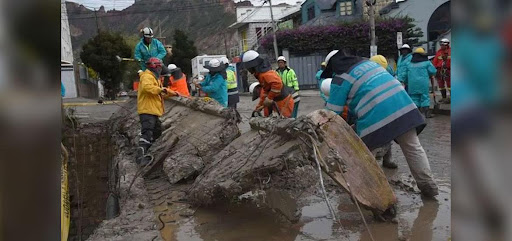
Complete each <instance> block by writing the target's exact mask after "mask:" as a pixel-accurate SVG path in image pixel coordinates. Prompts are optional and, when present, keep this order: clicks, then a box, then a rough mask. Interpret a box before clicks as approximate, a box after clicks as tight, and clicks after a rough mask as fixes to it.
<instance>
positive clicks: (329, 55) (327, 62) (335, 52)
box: [324, 50, 339, 65]
mask: <svg viewBox="0 0 512 241" xmlns="http://www.w3.org/2000/svg"><path fill="white" fill-rule="evenodd" d="M338 52H339V50H333V51H331V52H330V53H329V54H328V55H327V57H325V61H324V62H325V64H326V65H328V64H329V60H331V58H332V56H334V55H335V54H337V53H338Z"/></svg>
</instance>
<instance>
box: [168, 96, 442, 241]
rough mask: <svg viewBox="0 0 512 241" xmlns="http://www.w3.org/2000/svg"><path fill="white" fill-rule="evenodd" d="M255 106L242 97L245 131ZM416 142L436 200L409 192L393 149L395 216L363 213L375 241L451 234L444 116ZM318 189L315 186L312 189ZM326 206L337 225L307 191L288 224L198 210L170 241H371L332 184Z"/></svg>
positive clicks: (317, 101) (244, 209) (249, 210)
mask: <svg viewBox="0 0 512 241" xmlns="http://www.w3.org/2000/svg"><path fill="white" fill-rule="evenodd" d="M301 99H302V100H301V103H300V107H299V108H300V109H299V115H303V114H307V113H309V112H311V111H313V110H316V109H319V108H323V103H322V99H321V98H320V97H318V96H313V95H312V96H309V97H307V96H303V97H301ZM255 105H256V102H251V101H250V97H248V96H242V97H241V102H240V103H239V107H238V110H239V112H240V113H241V115H242V116H243V117H244V122H243V123H241V125H240V129H241V130H242V132H244V131H247V130H248V129H249V125H248V121H247V118H248V117H249V116H250V115H251V112H252V110H253V108H254V106H255ZM427 121H428V125H427V128H426V129H425V131H424V132H423V133H422V134H421V135H420V140H421V143H422V144H423V147H424V148H425V150H426V152H427V155H428V157H429V160H430V164H431V168H432V171H433V173H434V176H435V178H436V180H437V183H438V185H439V188H440V195H439V196H438V198H437V199H438V200H437V201H432V200H422V198H421V196H420V195H419V194H418V193H416V191H417V189H416V190H412V189H411V188H409V187H408V186H409V185H408V184H407V183H409V182H410V181H412V180H413V179H412V178H411V177H410V176H409V175H410V171H409V169H408V166H407V163H406V161H405V159H404V156H403V154H402V153H401V151H400V148H399V146H398V145H396V144H394V145H393V150H392V151H393V157H394V160H395V161H397V162H398V164H399V168H398V169H397V170H385V173H386V175H387V176H388V179H389V180H390V181H391V182H395V183H398V184H393V185H392V186H393V189H394V191H395V194H396V196H397V198H398V207H397V217H396V219H394V220H393V222H387V223H383V222H379V221H375V220H374V219H373V218H372V215H371V213H370V212H367V211H364V215H365V217H366V220H367V221H368V222H369V226H370V230H371V232H372V234H373V237H374V239H375V240H379V241H386V240H390V241H391V240H413V241H417V240H419V241H421V240H448V238H449V237H450V233H451V224H450V211H451V198H450V196H451V182H450V156H451V153H450V139H451V138H450V117H449V116H436V117H435V118H432V119H428V120H427ZM317 186H318V185H317ZM327 189H328V191H329V192H330V194H329V197H330V201H331V203H332V204H333V205H334V206H335V209H336V212H337V213H336V215H337V216H338V217H339V219H340V221H339V222H338V223H334V222H333V221H332V219H331V214H330V212H329V210H328V208H327V206H326V204H325V201H324V200H323V198H322V195H321V192H320V191H319V188H313V189H312V190H308V191H307V192H306V193H305V194H304V195H303V198H301V200H299V206H302V207H301V218H300V221H299V222H298V223H295V224H291V223H289V222H286V221H284V220H282V219H281V218H279V217H276V216H278V215H275V214H273V213H272V212H271V211H268V210H264V209H258V208H255V207H254V206H252V205H240V206H236V207H233V206H230V207H226V206H224V207H215V208H208V209H198V210H197V211H196V213H195V215H194V216H193V217H191V218H190V219H189V220H188V221H187V222H185V223H184V224H182V225H181V226H180V228H179V231H178V233H177V235H176V240H180V241H189V240H205V241H206V240H226V241H229V240H255V241H256V240H371V239H370V237H369V235H368V232H367V231H366V230H365V228H364V225H363V222H362V220H361V217H360V215H359V212H358V211H357V208H356V206H355V205H354V204H353V203H352V202H351V201H350V200H349V197H348V195H347V194H345V193H343V192H342V191H340V190H339V189H338V187H336V186H334V185H328V187H327Z"/></svg>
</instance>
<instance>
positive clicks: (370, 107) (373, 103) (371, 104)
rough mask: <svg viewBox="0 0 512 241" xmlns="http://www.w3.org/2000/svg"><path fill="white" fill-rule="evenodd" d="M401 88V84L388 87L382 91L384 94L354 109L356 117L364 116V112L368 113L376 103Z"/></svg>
mask: <svg viewBox="0 0 512 241" xmlns="http://www.w3.org/2000/svg"><path fill="white" fill-rule="evenodd" d="M403 89H404V88H403V87H402V86H397V87H395V88H393V89H390V90H388V91H386V92H384V94H382V95H380V96H379V97H377V98H375V99H373V100H372V101H370V103H368V104H367V105H366V106H365V107H363V108H362V109H361V110H360V111H356V113H357V117H361V116H364V115H365V114H366V113H368V111H370V110H371V109H373V108H374V107H375V106H376V105H378V104H380V103H381V102H383V101H385V100H386V99H388V98H389V97H391V96H393V95H394V94H396V93H398V92H400V91H403Z"/></svg>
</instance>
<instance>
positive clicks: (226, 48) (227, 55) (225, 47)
mask: <svg viewBox="0 0 512 241" xmlns="http://www.w3.org/2000/svg"><path fill="white" fill-rule="evenodd" d="M224 49H225V51H226V57H230V56H229V54H228V41H227V39H226V32H224Z"/></svg>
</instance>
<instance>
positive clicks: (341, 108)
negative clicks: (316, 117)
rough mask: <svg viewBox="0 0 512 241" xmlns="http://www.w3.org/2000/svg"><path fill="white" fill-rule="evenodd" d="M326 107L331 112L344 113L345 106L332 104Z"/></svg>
mask: <svg viewBox="0 0 512 241" xmlns="http://www.w3.org/2000/svg"><path fill="white" fill-rule="evenodd" d="M325 107H327V108H328V109H329V110H332V111H336V112H342V111H343V106H339V105H335V104H331V103H327V105H326V106H325Z"/></svg>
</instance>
